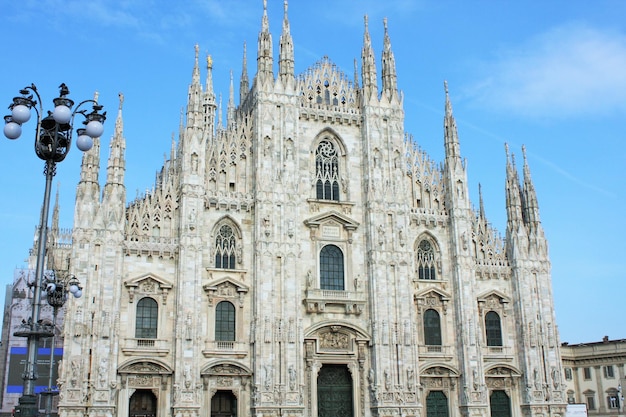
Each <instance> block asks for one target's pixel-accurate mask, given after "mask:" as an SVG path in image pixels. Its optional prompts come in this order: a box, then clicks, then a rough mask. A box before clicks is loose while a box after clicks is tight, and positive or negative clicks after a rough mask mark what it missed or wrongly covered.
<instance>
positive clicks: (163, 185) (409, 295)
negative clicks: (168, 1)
mask: <svg viewBox="0 0 626 417" xmlns="http://www.w3.org/2000/svg"><path fill="white" fill-rule="evenodd" d="M294 7H297V5H294ZM267 13H268V10H267V9H265V10H264V15H263V17H262V23H261V31H260V33H259V41H258V48H257V50H258V52H257V53H256V54H257V57H256V58H257V59H256V60H254V61H253V62H256V68H253V69H252V71H253V72H254V76H253V77H251V78H250V79H249V78H248V70H247V58H246V54H245V53H244V58H243V71H242V76H241V78H240V82H239V89H240V94H239V99H238V100H237V101H238V104H236V103H235V98H234V97H235V94H234V88H233V87H231V91H230V99H229V102H228V106H227V109H226V112H225V113H226V118H225V119H226V120H225V121H223V122H222V121H221V117H220V118H218V117H217V116H216V114H217V103H216V96H215V93H214V91H213V86H212V75H211V71H212V67H213V65H214V64H213V62H212V60H211V58H207V60H206V65H203V62H202V61H203V59H201V57H199V56H198V49H199V48H198V47H196V56H195V65H194V67H193V75H192V80H191V84H190V87H189V98H188V103H187V110H186V117H185V120H184V123H182V126H181V129H180V135H179V137H178V138H177V140H176V141H174V142H173V143H172V149H171V155H170V158H169V160H167V161H166V163H165V164H164V166H163V167H162V169H161V171H160V174H159V175H158V178H157V180H156V182H155V184H154V186H153V188H152V190H151V191H150V192H148V193H147V194H146V195H143V196H141V197H139V198H137V199H135V200H134V201H132V202H130V203H129V204H128V203H126V201H127V200H126V189H125V186H124V175H125V170H126V167H125V160H124V151H125V146H126V144H125V137H124V130H123V116H122V103H123V100H120V107H119V112H118V116H117V120H116V126H115V133H114V135H113V137H112V139H111V144H110V154H109V156H108V161H107V165H106V171H103V172H100V169H99V162H100V151H101V144H100V141H99V140H97V141H96V144H95V146H94V148H93V149H92V150H91V151H89V152H88V153H86V154H85V156H84V158H83V163H82V167H81V180H80V183H79V185H78V190H77V200H76V208H75V219H74V229H73V254H72V258H71V259H72V262H71V266H70V268H71V272H72V273H73V274H75V275H76V276H81V277H84V280H85V283H86V284H85V288H84V296H83V297H82V298H81V299H80V300H77V302H73V303H71V305H70V306H69V307H68V308H70V311H68V313H67V314H66V326H65V329H66V334H65V345H64V352H65V355H64V356H65V357H64V360H63V366H62V373H61V376H60V380H59V385H60V386H61V396H60V403H59V412H60V415H61V416H62V417H75V416H86V415H89V416H91V417H99V416H128V415H156V416H158V417H165V416H175V417H191V416H194V417H195V416H207V417H208V416H210V415H214V416H217V415H235V414H236V415H238V416H251V415H254V416H276V417H278V416H303V417H305V416H306V417H309V416H310V417H315V416H325V415H329V412H328V409H327V407H329V404H331V405H330V407H333V405H332V404H333V403H332V402H331V403H329V402H328V401H331V400H330V399H331V397H333V398H334V394H335V391H336V392H339V391H341V390H343V388H342V387H347V391H345V393H344V394H342V395H344V397H343V400H341V401H344V403H345V404H348V405H349V406H348V408H347V410H348V411H345V410H344V411H345V412H344V411H341V412H339V411H337V412H336V413H331V414H333V415H337V416H343V415H351V416H354V417H366V416H398V417H399V416H406V417H411V416H427V413H428V410H429V407H431V412H432V408H433V407H444V408H447V409H448V415H450V416H484V417H487V416H490V415H494V414H496V412H495V411H493V410H494V408H493V407H501V406H502V404H504V407H505V408H506V407H508V410H509V412H510V415H512V416H522V415H523V416H561V415H563V413H564V407H565V397H564V388H563V387H564V385H563V383H562V381H561V378H560V375H561V373H562V367H561V360H560V354H559V342H558V334H557V331H556V326H555V318H554V312H553V300H552V289H551V278H550V261H549V258H548V251H547V242H546V240H545V238H544V235H543V229H542V226H541V223H540V221H539V214H538V206H537V199H536V196H535V192H534V188H533V183H532V181H531V178H530V173H529V169H528V165H527V163H526V161H525V159H524V165H523V173H522V174H521V175H519V176H518V172H517V169H516V168H515V165H514V163H513V157H512V156H510V155H508V152H507V155H506V158H507V172H506V173H503V175H506V184H507V185H506V187H507V201H506V207H507V214H508V222H507V230H506V236H505V237H504V238H501V237H500V235H499V234H498V232H496V231H495V230H493V229H492V228H491V226H490V225H489V223H488V222H487V220H486V218H485V214H484V210H483V208H482V201H481V202H480V204H479V206H480V210H478V211H475V210H474V209H473V208H472V204H471V203H470V201H469V195H468V185H467V174H466V170H465V165H464V163H463V161H462V154H461V151H460V145H459V138H458V136H457V129H456V124H455V120H454V117H453V114H452V106H451V103H450V100H449V98H448V94H447V86H446V89H445V120H444V132H443V134H442V136H443V142H444V146H445V160H444V161H443V164H438V163H435V162H434V161H433V160H431V159H430V158H429V157H428V156H427V155H426V154H425V153H423V152H422V151H421V150H420V149H419V148H418V146H417V144H415V143H414V142H413V141H412V139H411V138H410V136H407V135H405V131H404V110H403V104H402V98H401V94H400V92H399V90H398V86H397V81H396V72H395V62H394V55H393V52H392V48H391V41H390V38H389V34H388V31H387V29H386V30H385V35H384V39H383V40H382V41H383V52H382V57H381V61H382V65H377V63H376V61H377V59H376V58H375V57H374V54H373V50H372V45H371V40H370V37H369V33H368V30H367V22H366V26H365V33H364V38H363V44H362V45H358V46H356V47H357V48H362V58H361V62H360V63H359V65H358V67H359V69H358V70H355V74H353V75H349V74H345V73H343V72H341V71H340V70H339V69H338V68H337V67H336V66H335V65H334V64H333V63H332V61H331V60H330V59H329V58H323V59H322V60H320V61H319V62H317V63H314V64H313V65H312V66H311V67H310V68H309V69H308V70H307V71H305V72H304V73H303V74H295V73H294V51H293V48H294V46H293V42H292V39H291V35H290V31H289V21H288V18H287V14H286V9H285V18H284V22H283V27H282V30H281V34H280V43H279V45H280V46H279V54H278V60H277V66H276V67H277V68H278V72H277V73H276V74H275V73H274V71H273V68H274V58H275V57H274V56H273V46H272V37H271V36H270V31H269V25H268V19H267ZM385 27H386V25H385ZM357 51H358V49H357ZM215 65H219V64H218V63H217V62H216V63H215ZM201 72H204V73H205V74H206V79H205V80H202V79H201V75H200V74H201ZM377 74H380V75H381V77H380V78H382V83H381V84H380V85H379V78H378V76H377ZM102 148H103V149H106V148H107V147H106V146H102ZM503 157H504V156H503ZM100 178H102V183H104V186H103V187H102V188H101V187H100V185H99V179H100ZM320 184H321V185H320ZM151 320H152V321H151ZM329 381H331V382H329ZM341 384H343V385H341ZM335 388H336V389H335ZM329 389H330V391H329ZM327 392H330V393H331V394H333V395H330V394H328V395H327V394H326V393H327ZM341 392H344V391H341ZM346 393H347V394H346ZM217 399H221V400H223V401H225V402H223V403H222V405H219V403H220V402H219V401H218V400H217ZM212 400H213V401H212ZM229 401H230V402H229ZM496 403H497V404H496ZM223 404H226V405H225V406H224V405H223ZM217 407H221V408H220V410H216V408H217ZM142 410H143V414H142ZM218 411H219V412H218ZM502 415H504V414H502Z"/></svg>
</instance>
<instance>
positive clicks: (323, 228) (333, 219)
mask: <svg viewBox="0 0 626 417" xmlns="http://www.w3.org/2000/svg"><path fill="white" fill-rule="evenodd" d="M304 224H305V225H306V226H307V227H308V228H309V229H310V231H311V239H313V240H320V239H329V240H347V241H348V242H349V243H352V233H353V232H354V231H355V230H356V229H357V228H358V227H359V223H358V222H357V221H355V220H352V219H351V218H350V217H348V216H346V215H344V214H341V213H339V212H337V211H334V210H333V211H329V212H327V213H323V214H319V215H317V216H314V217H311V218H309V219H307V220H305V221H304Z"/></svg>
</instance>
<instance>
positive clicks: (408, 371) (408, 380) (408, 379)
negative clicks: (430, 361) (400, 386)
mask: <svg viewBox="0 0 626 417" xmlns="http://www.w3.org/2000/svg"><path fill="white" fill-rule="evenodd" d="M414 378H415V372H414V371H413V368H412V367H410V366H409V367H408V368H407V369H406V384H407V388H408V389H409V391H413V379H414Z"/></svg>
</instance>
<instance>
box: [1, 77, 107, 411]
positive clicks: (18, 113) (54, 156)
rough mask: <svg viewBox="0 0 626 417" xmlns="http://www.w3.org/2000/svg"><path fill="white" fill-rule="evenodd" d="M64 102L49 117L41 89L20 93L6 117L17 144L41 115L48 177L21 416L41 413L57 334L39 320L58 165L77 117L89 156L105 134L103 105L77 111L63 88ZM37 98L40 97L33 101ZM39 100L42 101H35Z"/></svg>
mask: <svg viewBox="0 0 626 417" xmlns="http://www.w3.org/2000/svg"><path fill="white" fill-rule="evenodd" d="M59 90H60V91H59V97H57V98H55V99H54V100H53V103H54V106H55V107H54V111H53V112H50V111H48V112H47V115H45V117H44V114H43V108H42V106H41V97H40V96H39V93H38V91H37V87H35V84H31V85H30V86H27V87H25V88H24V89H22V90H20V94H21V96H20V97H15V98H13V103H11V105H10V106H9V109H10V110H11V114H10V115H8V116H5V117H4V121H5V125H4V135H5V136H6V137H7V138H9V139H17V138H18V137H20V135H21V134H22V124H24V123H26V122H28V120H30V116H31V109H35V112H36V113H37V127H36V130H35V153H36V154H37V156H38V157H39V158H40V159H42V160H43V161H45V168H44V175H45V176H46V188H45V191H44V197H43V207H42V209H41V217H40V221H39V241H38V248H37V264H36V268H35V282H34V283H33V304H32V312H31V317H30V318H29V320H28V322H26V323H25V324H24V326H23V327H24V328H23V329H22V330H20V331H17V332H15V333H14V335H15V336H18V337H26V338H27V339H28V356H27V358H26V366H25V368H24V374H23V378H24V390H23V393H22V396H21V397H20V398H19V404H18V406H17V407H16V409H15V413H16V415H20V416H22V417H35V416H36V415H37V414H38V412H37V404H36V402H37V397H36V396H35V381H36V380H37V345H38V341H39V339H42V338H46V337H51V336H52V335H53V334H54V333H53V332H51V331H50V328H49V326H44V325H42V323H41V320H40V319H39V313H40V307H41V306H40V304H41V285H42V282H43V275H44V274H43V272H44V264H45V258H46V243H47V242H46V239H47V230H48V212H49V208H50V190H51V188H52V178H53V177H54V175H55V174H56V164H57V163H59V162H61V161H63V160H64V159H65V157H66V156H67V154H68V152H69V151H70V145H71V143H72V129H73V124H74V117H75V116H76V114H81V115H82V116H83V117H84V118H85V120H84V121H83V124H84V125H85V127H84V128H80V129H77V132H76V133H77V134H78V138H77V140H76V145H77V146H78V149H80V150H81V151H83V152H86V151H88V150H89V149H91V147H92V146H93V138H96V137H99V136H101V135H102V132H103V130H104V127H103V125H102V124H103V123H104V121H105V119H106V112H104V113H102V114H101V113H99V112H100V111H101V110H102V106H101V105H99V104H98V102H97V100H85V101H82V102H81V103H80V104H78V106H76V109H75V110H73V111H72V106H73V105H74V101H72V100H70V99H69V98H68V97H67V95H68V94H69V93H70V91H69V89H68V88H67V86H66V85H65V84H61V85H60V86H59ZM33 94H34V96H33ZM35 97H36V99H35ZM86 103H92V104H93V105H92V111H91V113H88V112H87V110H79V109H80V107H81V106H82V105H83V104H86Z"/></svg>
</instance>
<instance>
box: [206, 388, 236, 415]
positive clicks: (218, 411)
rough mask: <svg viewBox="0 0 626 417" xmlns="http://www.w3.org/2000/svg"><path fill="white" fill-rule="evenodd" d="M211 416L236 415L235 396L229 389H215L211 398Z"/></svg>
mask: <svg viewBox="0 0 626 417" xmlns="http://www.w3.org/2000/svg"><path fill="white" fill-rule="evenodd" d="M211 417H237V397H235V395H234V394H233V393H232V392H231V391H217V392H216V393H215V395H213V398H211Z"/></svg>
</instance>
